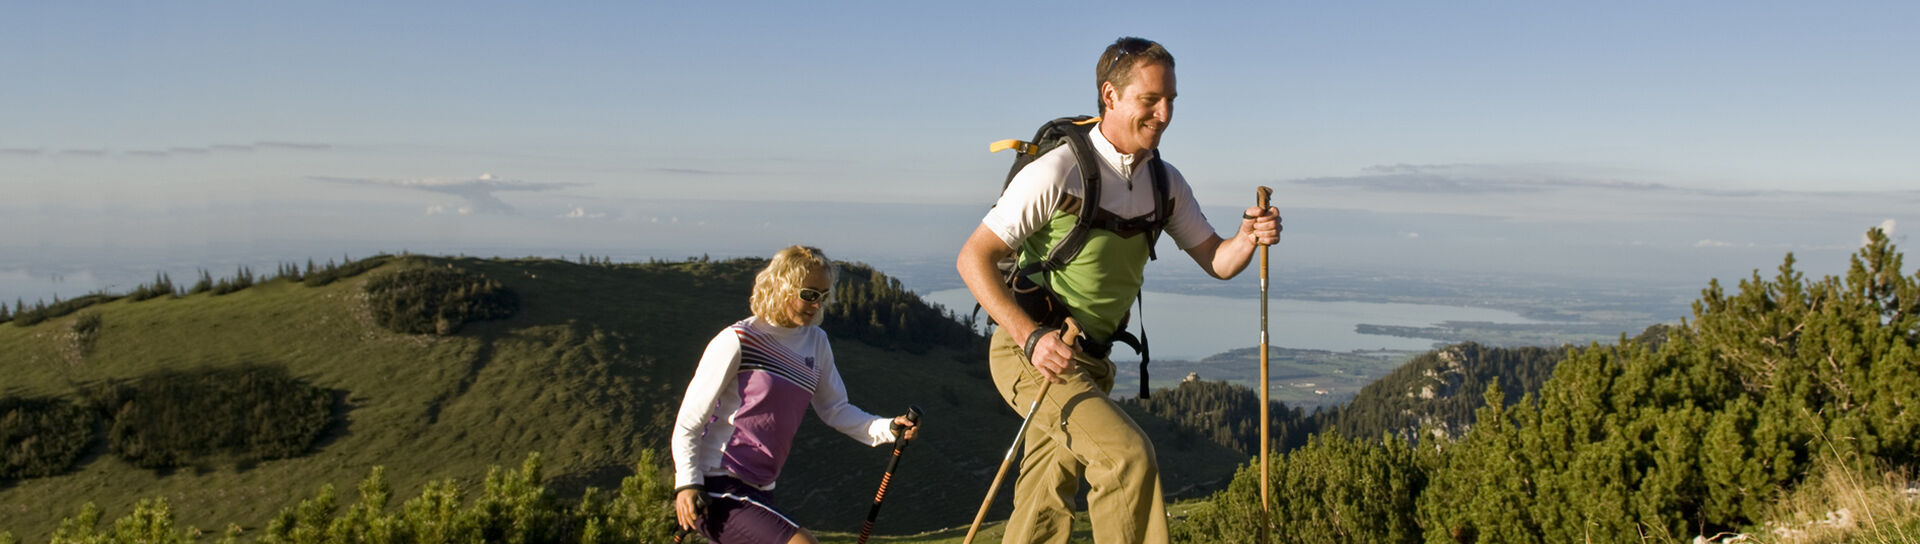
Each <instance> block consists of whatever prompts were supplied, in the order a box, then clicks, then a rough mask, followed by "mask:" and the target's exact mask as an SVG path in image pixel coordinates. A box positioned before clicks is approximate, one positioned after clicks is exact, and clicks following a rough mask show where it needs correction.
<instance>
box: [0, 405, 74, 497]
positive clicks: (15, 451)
mask: <svg viewBox="0 0 1920 544" xmlns="http://www.w3.org/2000/svg"><path fill="white" fill-rule="evenodd" d="M94 422H95V417H94V414H93V412H90V411H88V410H86V409H85V408H82V407H81V406H79V405H76V404H74V403H72V402H68V401H66V400H63V399H55V398H19V397H6V398H0V481H7V480H24V479H27V478H38V477H42V476H51V475H55V474H60V473H62V472H66V471H67V470H68V469H70V468H72V467H73V464H74V462H75V461H77V460H79V459H80V455H81V454H83V453H85V452H86V449H87V445H88V444H91V443H92V442H93V436H94Z"/></svg>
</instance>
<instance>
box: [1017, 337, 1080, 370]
mask: <svg viewBox="0 0 1920 544" xmlns="http://www.w3.org/2000/svg"><path fill="white" fill-rule="evenodd" d="M1064 332H1066V331H1060V330H1050V331H1047V332H1046V334H1043V335H1041V336H1040V339H1039V340H1038V341H1035V342H1034V343H1033V353H1028V354H1027V360H1029V361H1032V362H1033V369H1034V370H1038V371H1040V376H1041V377H1044V378H1046V379H1047V380H1048V381H1051V382H1053V383H1067V379H1066V378H1062V377H1061V376H1063V375H1065V374H1067V373H1069V372H1072V371H1073V346H1070V345H1067V342H1066V341H1065V340H1063V339H1062V338H1061V336H1062V334H1063V333H1064Z"/></svg>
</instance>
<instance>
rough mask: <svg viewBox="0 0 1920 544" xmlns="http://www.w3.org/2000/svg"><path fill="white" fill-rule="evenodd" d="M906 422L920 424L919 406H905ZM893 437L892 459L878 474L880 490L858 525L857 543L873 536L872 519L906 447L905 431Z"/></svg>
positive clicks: (877, 513)
mask: <svg viewBox="0 0 1920 544" xmlns="http://www.w3.org/2000/svg"><path fill="white" fill-rule="evenodd" d="M907 422H909V423H912V424H914V425H916V426H918V425H919V424H920V407H919V406H912V405H909V406H907ZM896 434H898V435H899V436H895V437H894V441H893V459H892V460H890V461H887V472H886V473H885V474H881V475H880V490H879V491H876V492H874V493H873V507H871V508H868V509H867V522H866V523H864V524H862V525H861V526H860V542H859V544H867V537H870V536H873V520H874V519H877V518H879V517H880V504H881V501H885V500H886V499H887V485H888V484H891V483H893V470H894V469H896V468H899V467H900V452H902V451H905V450H906V449H907V442H908V440H907V437H906V435H905V431H898V432H897V433H896Z"/></svg>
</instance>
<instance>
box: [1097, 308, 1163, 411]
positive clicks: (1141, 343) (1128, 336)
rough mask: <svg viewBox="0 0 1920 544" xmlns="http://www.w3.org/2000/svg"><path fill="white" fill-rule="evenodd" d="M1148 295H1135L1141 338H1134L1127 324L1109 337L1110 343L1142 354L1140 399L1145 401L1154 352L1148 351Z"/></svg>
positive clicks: (1122, 324) (1123, 324)
mask: <svg viewBox="0 0 1920 544" xmlns="http://www.w3.org/2000/svg"><path fill="white" fill-rule="evenodd" d="M1146 294H1147V293H1146V291H1145V290H1141V291H1140V292H1139V293H1137V294H1135V295H1133V300H1134V302H1136V303H1139V305H1140V311H1139V312H1138V313H1136V314H1135V315H1136V316H1137V317H1139V318H1140V336H1134V335H1133V333H1131V332H1127V329H1126V323H1124V322H1122V323H1121V324H1120V327H1121V329H1120V330H1118V331H1115V332H1114V333H1113V336H1111V337H1108V340H1109V341H1113V342H1119V343H1122V344H1126V345H1127V347H1130V348H1133V352H1134V353H1138V354H1140V398H1143V399H1144V398H1148V389H1149V388H1148V386H1147V383H1148V381H1149V380H1148V378H1147V364H1148V363H1152V362H1153V352H1152V350H1150V349H1148V345H1147V299H1146V296H1145V295H1146ZM1129 321H1131V320H1129Z"/></svg>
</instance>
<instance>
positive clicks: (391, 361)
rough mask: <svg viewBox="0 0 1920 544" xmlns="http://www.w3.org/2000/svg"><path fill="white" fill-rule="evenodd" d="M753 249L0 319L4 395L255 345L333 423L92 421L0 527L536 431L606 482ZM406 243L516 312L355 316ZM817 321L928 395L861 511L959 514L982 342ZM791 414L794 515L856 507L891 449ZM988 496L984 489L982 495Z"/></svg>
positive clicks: (449, 461)
mask: <svg viewBox="0 0 1920 544" xmlns="http://www.w3.org/2000/svg"><path fill="white" fill-rule="evenodd" d="M759 265H760V262H758V261H752V260H745V261H725V262H705V261H699V262H685V263H644V264H623V265H613V264H608V263H595V264H578V263H571V262H565V261H555V260H498V259H495V260H482V259H465V258H462V259H448V258H435V257H420V256H409V257H404V258H399V259H395V260H393V261H392V262H388V263H387V264H384V265H382V266H380V267H379V268H377V269H374V270H372V271H370V272H367V273H365V274H361V275H358V276H353V277H350V278H347V279H344V280H342V281H338V282H334V283H331V284H328V285H325V286H320V287H308V286H306V285H303V284H300V283H296V282H293V281H288V280H286V279H278V280H272V281H265V282H262V283H260V284H258V285H254V286H252V287H250V288H246V289H242V290H239V291H235V292H232V293H229V294H224V295H217V296H216V295H214V294H211V293H201V294H194V295H189V296H184V297H178V298H175V297H159V298H155V299H151V300H143V301H133V300H130V299H119V300H115V301H111V302H106V303H103V304H97V305H94V306H91V307H89V308H87V309H86V310H83V311H82V312H81V313H76V314H71V315H67V316H62V317H57V318H52V319H48V320H46V321H44V322H40V323H36V324H32V325H28V326H20V324H19V323H6V324H0V376H5V377H6V378H5V381H4V382H0V397H32V398H59V399H67V400H71V401H73V402H75V403H84V402H85V401H86V399H84V398H83V395H82V392H83V391H87V390H89V389H90V388H94V387H96V386H99V385H101V384H105V383H109V382H115V381H123V380H129V379H135V378H138V377H140V376H144V375H149V374H153V373H157V372H162V371H181V370H193V369H221V368H236V367H246V366H265V367H274V368H284V369H285V371H286V372H287V374H288V375H290V376H292V377H294V378H297V379H300V380H303V381H306V382H308V383H310V384H312V385H314V386H317V387H320V388H323V389H326V390H328V391H331V392H333V393H334V394H335V395H336V396H337V398H338V402H337V403H336V408H335V409H336V411H337V413H336V414H335V415H336V423H335V424H334V425H333V426H332V427H331V428H329V430H328V431H327V432H326V433H325V434H324V435H323V436H322V438H321V439H320V441H319V443H318V444H317V445H316V446H315V447H314V448H313V449H312V450H311V451H310V452H309V453H308V454H306V455H304V456H299V457H294V458H289V459H279V460H265V461H257V462H253V461H249V462H238V461H221V460H202V461H199V462H196V463H193V464H191V465H190V466H185V467H179V468H174V469H167V470H159V471H156V470H149V469H142V468H138V467H135V466H132V465H130V464H128V463H127V462H125V461H124V460H122V459H120V458H119V457H117V456H115V455H112V454H109V453H108V451H107V447H106V445H105V444H104V441H100V440H96V442H95V443H94V444H92V445H91V446H90V447H89V449H88V450H87V453H86V454H84V455H83V456H82V458H81V459H80V460H79V461H78V462H77V463H76V465H75V466H74V467H73V468H71V469H69V470H67V471H66V472H64V473H62V474H59V475H55V476H50V477H39V478H28V479H23V480H16V481H10V482H0V520H4V521H0V531H11V532H12V533H14V535H15V536H17V537H19V538H21V539H22V541H23V542H35V541H44V540H45V539H46V537H47V536H48V534H49V533H50V531H51V530H52V529H53V527H54V526H56V525H57V524H58V522H59V520H61V519H62V518H65V517H71V516H73V515H74V514H75V513H76V512H78V511H79V510H80V508H81V505H83V504H85V503H88V502H93V503H96V504H98V505H99V507H100V508H101V510H103V511H104V512H105V513H106V514H107V516H108V517H109V518H112V517H114V516H117V515H121V514H123V513H124V512H127V511H129V510H131V509H132V508H133V505H134V504H135V503H136V502H137V501H139V500H140V499H143V498H153V497H160V498H166V499H167V500H168V501H169V502H170V503H171V505H172V509H173V512H174V514H175V515H176V516H177V517H178V519H179V522H180V524H182V525H191V526H198V527H202V528H218V527H222V526H224V525H225V524H227V523H228V522H237V523H239V524H241V525H242V526H244V527H247V528H249V529H253V528H258V527H261V526H262V525H263V524H264V523H265V520H267V519H268V518H270V517H271V516H273V515H274V514H275V513H277V512H279V511H280V510H281V509H283V508H286V507H289V506H292V505H294V504H296V503H297V502H299V501H300V500H302V499H305V498H308V497H311V496H312V494H313V493H314V491H315V490H316V489H317V488H319V487H320V486H321V485H325V484H331V485H333V486H335V487H336V488H338V489H352V488H353V486H354V485H355V484H356V483H357V482H359V481H360V480H361V479H362V478H364V477H366V475H367V474H368V473H369V471H370V470H371V469H372V468H373V467H375V466H384V467H386V472H385V474H386V478H387V480H388V481H389V482H390V484H391V485H392V488H393V492H394V494H395V495H396V496H400V497H407V496H414V495H418V494H419V493H420V491H421V490H422V489H423V487H424V486H425V485H426V484H427V483H428V482H429V481H432V480H442V479H448V478H452V479H455V480H458V481H461V482H466V483H467V484H475V483H477V482H479V481H480V480H481V479H482V478H483V477H484V476H485V474H486V471H487V469H488V467H490V466H502V467H511V466H516V465H517V464H518V463H519V462H520V461H521V460H522V459H524V458H525V457H526V455H527V454H528V453H529V452H540V453H541V454H542V459H543V462H544V464H545V470H544V475H545V476H546V478H547V480H548V484H549V485H550V486H552V487H553V488H554V489H556V490H559V491H560V492H561V493H563V494H569V493H578V492H579V491H580V490H582V489H583V488H585V487H587V486H593V487H599V488H602V489H611V488H616V487H618V485H619V482H620V480H621V479H622V478H623V477H625V476H627V475H629V474H630V473H631V471H632V468H631V467H632V466H633V463H634V461H635V460H636V459H638V458H639V455H640V452H641V451H642V450H645V449H653V450H658V451H662V452H664V448H665V446H666V439H665V436H666V434H665V433H666V428H667V425H668V422H669V421H670V420H671V418H672V417H673V414H674V412H675V411H676V410H677V407H678V403H679V397H680V393H681V390H682V389H683V388H684V387H685V383H686V381H687V380H688V379H689V378H690V376H691V374H692V370H693V366H694V364H695V363H696V361H697V360H698V358H699V354H700V352H701V350H702V349H703V348H704V347H705V345H706V342H707V341H708V340H709V339H710V338H712V336H713V335H714V334H715V333H716V332H718V331H719V330H720V329H721V328H722V327H724V326H726V325H727V324H729V323H731V322H733V321H735V320H738V319H740V318H742V317H745V316H746V315H747V313H748V312H747V308H746V300H747V295H748V291H749V290H750V285H751V281H752V274H753V273H754V272H756V271H757V269H758V266H759ZM405 267H457V268H461V269H465V270H469V271H473V272H477V273H480V274H483V275H485V276H486V277H488V278H491V279H493V280H496V281H498V282H500V283H502V284H504V285H505V286H506V287H507V288H509V289H511V290H512V291H513V292H514V293H516V294H517V296H518V304H519V309H518V312H517V313H515V314H513V315H512V316H511V317H508V318H505V319H501V320H496V321H479V322H474V323H469V324H467V325H466V326H464V327H463V328H461V329H460V330H459V332H458V333H456V334H452V335H448V336H433V335H415V334H400V333H394V332H390V331H388V330H385V329H383V328H381V327H379V326H377V325H375V324H374V322H373V318H372V315H371V312H370V311H369V308H368V304H367V295H366V294H365V292H364V290H363V286H364V284H365V282H367V281H369V279H370V278H374V277H378V276H380V275H383V274H391V273H394V272H395V271H397V270H399V269H402V268H405ZM855 269H856V270H858V271H860V272H866V270H865V269H861V268H857V267H856V268H855ZM843 280H848V281H855V282H858V281H868V282H872V281H875V280H879V281H884V276H880V275H878V274H871V275H870V276H869V275H864V274H862V273H849V274H844V275H843ZM895 306H896V307H899V305H898V304H896V305H895ZM906 309H908V310H914V311H924V309H923V308H906ZM830 314H831V312H830ZM858 317H859V316H854V317H852V318H849V319H857V318H858ZM869 317H870V316H869ZM81 319H89V320H92V323H91V324H89V325H86V326H88V327H90V328H91V330H92V331H93V332H91V333H90V334H89V335H88V338H87V339H86V342H84V344H85V345H84V346H82V345H80V344H82V342H77V341H76V338H75V336H76V335H75V334H74V332H73V331H74V330H75V329H76V325H80V323H78V321H77V320H81ZM892 321H895V322H899V323H907V322H909V321H911V320H905V319H894V320H892ZM829 325H830V326H829V330H833V327H832V326H831V325H832V324H831V323H830V324H829ZM835 334H836V341H835V351H836V356H837V359H838V362H839V366H840V369H841V372H842V374H843V376H844V377H845V379H846V381H847V384H848V390H849V394H850V396H851V397H852V400H853V402H854V403H855V404H856V405H859V406H861V407H863V408H865V409H867V410H869V411H873V412H876V413H880V414H894V413H900V412H903V411H904V410H905V409H906V407H907V406H908V405H909V404H918V405H920V406H921V407H922V408H924V409H925V411H926V414H927V415H926V420H925V425H926V430H925V432H924V435H923V438H922V440H920V441H919V442H917V443H915V444H914V446H913V447H912V449H911V450H909V453H908V454H907V457H906V459H905V460H904V461H903V462H902V468H901V469H900V473H899V474H898V475H897V477H896V480H895V482H894V485H893V486H892V489H891V490H890V492H889V494H888V506H887V509H886V514H885V515H884V516H883V518H882V523H881V529H880V532H882V533H897V534H908V533H917V532H921V531H928V530H934V529H940V528H949V527H953V526H956V525H963V524H965V523H967V522H968V521H970V520H971V517H972V513H973V510H974V508H976V507H977V504H978V500H979V498H980V496H981V495H982V494H983V493H984V491H985V489H986V487H987V483H988V481H989V480H990V479H991V478H992V471H993V470H994V469H995V468H997V466H998V462H999V459H1000V456H1001V455H1002V454H1003V452H1004V450H1005V448H1006V445H1007V441H1008V440H1010V439H1011V438H1012V432H1013V430H1014V429H1015V428H1016V427H1017V425H1018V419H1017V416H1016V415H1015V414H1014V413H1013V412H1012V410H1010V409H1008V408H1007V407H1006V405H1005V404H1004V403H1003V402H1002V401H1000V400H999V398H998V397H997V396H996V395H995V394H994V393H993V390H992V387H991V384H990V383H989V381H988V379H987V372H986V369H985V362H984V359H983V356H982V353H983V351H982V350H979V349H971V348H963V347H960V346H955V345H952V344H953V343H952V342H947V343H945V344H942V343H937V342H936V343H906V342H901V341H897V340H889V339H888V338H869V339H868V341H864V342H863V341H859V340H854V339H851V338H849V337H848V335H842V334H840V333H838V332H836V333H835ZM876 344H878V345H876ZM881 346H888V347H881ZM1140 419H1141V423H1142V425H1143V426H1144V427H1146V428H1147V429H1148V430H1149V432H1150V433H1155V434H1157V435H1167V434H1169V433H1171V430H1170V425H1169V424H1168V423H1167V422H1165V421H1162V420H1158V419H1157V418H1151V417H1148V416H1144V415H1142V416H1140ZM800 433H801V438H800V439H799V440H798V442H797V444H796V446H795V452H794V456H793V457H792V461H791V462H790V464H789V466H788V467H787V469H786V471H785V472H784V474H783V476H782V480H781V482H780V488H779V490H778V491H777V494H778V495H779V496H780V497H781V501H782V502H783V503H784V504H785V505H786V506H787V507H789V508H790V509H791V510H792V512H791V513H792V514H794V515H795V516H796V517H798V518H800V519H802V520H804V522H805V523H808V524H809V525H812V526H815V527H818V528H821V529H826V530H843V531H844V530H855V529H857V528H858V525H859V523H860V522H861V521H862V520H863V519H864V516H865V513H866V509H867V505H868V504H869V502H870V501H871V497H872V493H873V489H874V487H875V486H876V485H877V484H878V482H879V477H880V472H881V471H882V470H883V469H884V468H885V464H886V459H887V455H888V450H887V449H885V448H867V447H865V446H861V445H859V444H857V443H855V442H853V441H852V440H850V439H847V438H845V437H843V436H840V435H838V434H837V433H835V432H833V431H830V430H828V429H826V428H825V426H824V425H821V424H819V423H818V422H817V421H812V420H809V422H808V423H807V424H806V425H805V426H803V427H802V429H801V431H800ZM1160 453H1161V455H1162V458H1163V460H1162V466H1163V467H1165V472H1166V473H1165V475H1164V478H1165V479H1166V485H1167V488H1169V489H1195V490H1204V489H1208V485H1207V484H1209V483H1211V484H1213V485H1215V486H1217V485H1219V484H1220V483H1221V482H1224V480H1226V479H1227V478H1230V477H1231V476H1232V473H1233V470H1234V468H1235V467H1236V465H1238V464H1239V463H1240V462H1242V461H1244V456H1242V455H1239V454H1235V453H1233V452H1231V451H1230V450H1227V449H1225V448H1222V447H1219V446H1217V445H1213V444H1210V443H1205V442H1204V441H1203V442H1199V443H1195V442H1192V441H1187V442H1184V443H1182V444H1181V445H1180V447H1163V448H1162V450H1161V452H1160ZM1003 495H1005V493H1003ZM1006 502H1007V500H1006V498H1005V497H1004V496H1003V497H1002V500H1001V503H1002V505H1001V507H1000V512H1002V513H1004V511H1005V509H1006V505H1005V503H1006Z"/></svg>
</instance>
